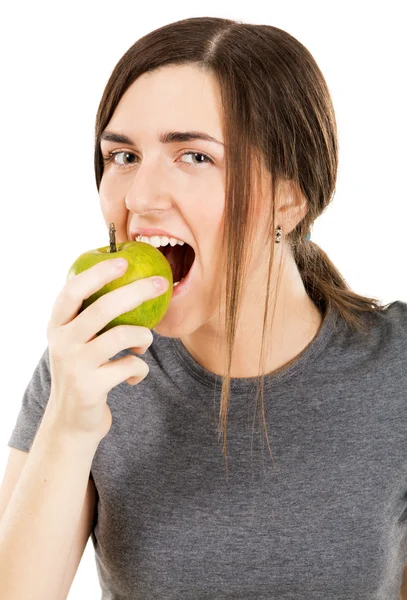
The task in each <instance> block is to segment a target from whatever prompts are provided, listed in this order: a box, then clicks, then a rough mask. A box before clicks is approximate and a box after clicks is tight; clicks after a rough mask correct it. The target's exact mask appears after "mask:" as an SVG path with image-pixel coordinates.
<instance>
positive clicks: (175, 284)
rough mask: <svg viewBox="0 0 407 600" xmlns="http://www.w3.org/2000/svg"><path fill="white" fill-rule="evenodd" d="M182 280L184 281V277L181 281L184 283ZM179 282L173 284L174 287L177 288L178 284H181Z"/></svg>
mask: <svg viewBox="0 0 407 600" xmlns="http://www.w3.org/2000/svg"><path fill="white" fill-rule="evenodd" d="M184 279H185V277H183V278H182V279H181V281H184ZM181 281H177V283H174V287H176V286H177V285H178V284H179V283H181Z"/></svg>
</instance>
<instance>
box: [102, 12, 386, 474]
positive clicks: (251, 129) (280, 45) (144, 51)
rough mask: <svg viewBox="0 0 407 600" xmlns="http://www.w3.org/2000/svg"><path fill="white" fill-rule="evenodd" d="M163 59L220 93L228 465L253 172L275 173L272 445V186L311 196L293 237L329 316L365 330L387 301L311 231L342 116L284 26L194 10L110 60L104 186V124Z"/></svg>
mask: <svg viewBox="0 0 407 600" xmlns="http://www.w3.org/2000/svg"><path fill="white" fill-rule="evenodd" d="M165 65H193V66H196V67H198V68H201V69H203V70H205V71H206V72H208V73H210V74H212V75H213V76H214V77H215V78H216V81H217V82H218V84H219V89H220V93H221V105H222V108H223V135H224V142H225V175H226V183H225V210H224V228H223V237H222V271H221V273H222V275H225V274H226V298H225V302H226V304H225V306H226V310H225V315H224V319H225V321H224V323H225V332H226V333H225V342H226V348H227V352H226V363H225V365H224V370H223V371H222V372H223V373H226V375H224V376H223V377H222V391H221V400H220V410H219V425H218V433H219V436H220V435H221V433H223V453H224V456H225V460H226V469H227V457H226V427H227V413H228V407H229V397H230V372H231V361H232V353H233V346H234V342H235V336H236V324H237V321H238V316H239V314H240V309H241V301H242V289H243V286H244V281H245V278H246V273H247V269H248V265H249V261H248V252H249V248H250V243H248V241H249V240H250V239H251V237H250V236H251V235H252V234H253V231H254V229H255V227H256V219H258V216H256V214H257V212H256V209H255V208H254V206H255V198H254V197H253V196H254V194H253V189H254V179H253V176H254V173H260V167H262V168H265V169H266V170H267V172H268V174H269V175H270V182H271V183H270V198H271V201H270V202H271V204H270V208H271V210H270V211H269V213H270V214H269V217H268V218H269V221H270V222H269V223H268V229H267V231H269V232H270V239H269V240H266V242H267V245H266V247H267V248H268V250H269V254H268V256H269V263H268V265H269V274H268V280H267V298H266V302H265V311H264V320H263V334H262V346H261V355H260V364H261V370H260V371H259V372H260V373H261V375H260V376H259V377H258V383H259V386H258V391H257V395H256V400H257V398H258V396H259V395H261V400H262V416H263V422H264V426H265V433H266V437H267V444H268V447H269V450H270V452H271V449H270V444H269V439H268V435H267V426H266V419H265V414H264V375H265V372H264V370H265V359H266V355H265V352H264V340H265V332H266V328H267V327H268V321H267V319H268V305H269V302H268V300H269V289H270V280H271V271H272V265H273V258H274V243H275V198H276V196H275V192H276V190H277V187H278V184H279V182H282V181H285V182H287V181H288V182H289V183H290V185H292V189H293V190H294V193H299V194H301V195H302V196H303V197H305V198H306V201H307V205H308V211H307V213H306V215H305V216H304V218H303V219H302V220H301V221H300V222H299V223H298V224H297V226H296V227H295V228H294V229H293V230H292V231H291V232H290V233H288V234H287V235H286V239H287V242H288V243H289V244H290V247H291V251H292V253H293V257H294V259H295V262H296V264H297V267H298V270H299V273H300V275H301V278H302V281H303V284H304V287H305V290H306V292H307V294H308V295H309V297H310V298H311V300H312V301H313V302H314V303H315V305H316V306H317V307H318V309H319V310H320V312H321V314H322V315H323V316H325V315H326V313H327V310H328V309H329V308H330V307H334V308H335V309H337V311H338V312H339V315H340V317H341V318H342V319H343V320H344V321H345V322H346V323H347V325H348V326H349V327H350V328H352V329H353V330H355V331H359V332H360V331H366V325H367V322H366V320H365V319H364V318H363V317H364V315H365V314H366V313H373V312H377V311H381V310H384V308H385V307H384V306H381V305H380V304H379V301H378V300H377V299H375V298H367V297H364V296H361V295H359V294H356V293H355V292H353V291H352V290H351V289H350V287H349V286H348V284H347V283H346V281H345V279H344V278H343V277H342V275H341V274H340V273H339V271H338V270H337V269H336V267H335V266H334V265H333V263H332V262H331V261H330V259H329V258H328V256H327V255H326V253H325V252H324V251H323V250H322V249H321V248H320V247H319V246H318V245H317V244H315V243H314V242H312V241H307V240H306V239H305V236H306V234H307V233H309V231H310V228H311V225H312V223H313V222H314V221H315V219H316V218H317V217H318V216H319V215H321V214H322V213H323V212H324V210H325V209H326V207H327V206H328V204H329V203H330V201H331V199H332V197H333V195H334V191H335V185H336V178H337V169H338V136H337V125H336V119H335V113H334V108H333V104H332V99H331V97H330V93H329V89H328V86H327V83H326V81H325V79H324V76H323V75H322V72H321V71H320V69H319V67H318V65H317V64H316V62H315V60H314V58H313V56H312V55H311V53H310V52H309V51H308V50H307V48H305V46H303V45H302V44H301V43H300V42H299V41H298V40H297V39H295V38H294V37H293V36H292V35H290V34H289V33H287V32H286V31H284V30H282V29H279V28H277V27H273V26H271V25H256V24H247V23H244V22H242V21H235V20H230V19H223V18H215V17H197V18H189V19H184V20H181V21H177V22H175V23H170V24H168V25H165V26H164V27H161V28H159V29H156V30H154V31H152V32H151V33H148V34H147V35H145V36H144V37H142V38H140V39H139V40H137V41H136V42H135V43H134V44H133V45H132V46H131V47H130V48H129V49H128V50H127V51H126V53H125V54H124V55H123V56H122V58H121V59H120V60H119V62H118V63H117V65H116V66H115V68H114V69H113V71H112V74H111V76H110V78H109V80H108V82H107V84H106V87H105V90H104V92H103V96H102V99H101V101H100V104H99V107H98V112H97V117H96V125H95V155H94V167H95V176H96V185H97V189H98V190H99V186H100V181H101V179H102V175H103V164H104V163H103V158H102V154H101V149H100V135H101V133H102V132H103V130H104V128H105V127H106V126H107V124H108V122H109V121H110V119H111V117H112V115H113V112H114V110H115V108H116V106H117V105H118V103H119V101H120V99H121V97H122V96H123V94H124V93H125V92H126V90H127V89H128V88H129V86H130V85H131V84H132V83H133V82H134V81H135V80H136V79H137V78H138V77H140V75H142V74H143V73H146V72H147V71H152V70H154V69H157V68H159V67H163V66H165ZM276 225H277V224H276ZM278 272H279V273H281V270H279V271H278ZM279 279H280V278H278V281H279ZM276 289H277V288H276ZM259 366H260V365H259Z"/></svg>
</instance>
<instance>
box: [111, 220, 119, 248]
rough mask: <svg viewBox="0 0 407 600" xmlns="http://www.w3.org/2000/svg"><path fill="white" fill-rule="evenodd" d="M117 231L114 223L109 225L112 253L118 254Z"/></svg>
mask: <svg viewBox="0 0 407 600" xmlns="http://www.w3.org/2000/svg"><path fill="white" fill-rule="evenodd" d="M115 231H116V229H115V227H114V223H113V222H112V223H110V225H109V240H110V252H117V248H116V236H115Z"/></svg>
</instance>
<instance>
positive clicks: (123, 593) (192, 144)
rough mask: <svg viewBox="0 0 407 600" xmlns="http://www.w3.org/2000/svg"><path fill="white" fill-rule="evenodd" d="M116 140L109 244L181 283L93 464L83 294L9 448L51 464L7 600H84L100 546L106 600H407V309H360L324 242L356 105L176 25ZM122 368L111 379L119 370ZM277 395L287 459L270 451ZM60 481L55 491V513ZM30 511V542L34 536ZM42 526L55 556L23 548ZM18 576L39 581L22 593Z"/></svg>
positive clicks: (302, 76) (117, 396) (13, 561)
mask: <svg viewBox="0 0 407 600" xmlns="http://www.w3.org/2000/svg"><path fill="white" fill-rule="evenodd" d="M95 133H96V136H95V137H96V140H95V141H96V144H95V173H96V184H97V187H98V190H99V196H100V203H101V209H102V213H103V217H104V219H105V222H106V225H107V226H108V225H109V223H111V222H114V223H115V226H116V230H117V241H118V242H120V241H125V240H127V239H141V240H142V241H147V242H148V243H152V244H153V245H155V246H157V247H160V250H161V251H162V252H164V253H165V254H166V256H167V258H168V260H169V261H170V263H171V266H172V268H173V274H174V282H177V281H180V282H181V283H179V284H178V285H177V287H176V288H174V290H175V291H174V294H173V296H172V299H171V303H170V305H169V308H168V311H167V313H166V314H165V316H164V318H163V319H162V321H161V322H160V323H159V324H158V325H157V326H156V327H155V328H154V330H153V332H152V340H146V338H144V339H143V340H142V339H141V332H137V335H138V336H139V337H138V338H137V342H134V339H135V338H132V341H131V342H130V339H129V338H128V337H126V335H129V336H130V333H129V334H127V333H125V332H124V330H122V331H123V338H122V348H123V349H122V350H121V351H120V352H118V353H116V355H115V359H116V360H121V361H127V362H126V363H125V364H126V365H132V368H133V369H134V371H133V375H134V377H131V376H130V372H126V375H125V376H123V374H122V378H121V380H120V381H118V382H117V383H116V384H115V385H112V386H111V388H110V390H109V395H108V401H109V407H108V408H107V404H106V398H103V399H102V400H103V410H104V412H103V415H102V413H101V412H99V413H98V416H100V427H99V429H98V433H99V436H98V437H97V439H96V438H94V437H92V436H91V429H92V427H93V424H94V423H95V421H93V420H92V422H91V421H90V420H89V421H86V419H85V418H84V417H83V419H82V420H81V425H80V428H79V426H77V428H76V429H75V435H70V436H69V443H68V442H67V441H66V440H67V439H68V436H66V430H65V429H63V427H66V423H67V421H68V420H69V421H70V422H71V421H73V420H74V419H76V416H75V415H76V414H77V413H76V412H75V411H74V410H73V409H72V411H71V412H70V413H68V409H67V407H68V406H74V401H77V396H78V395H79V392H78V390H79V383H78V381H79V379H80V378H79V377H78V376H77V373H78V372H79V369H80V368H82V367H81V366H80V365H81V364H82V363H83V362H85V361H84V357H85V354H84V353H83V352H84V351H83V348H84V347H85V346H87V347H88V349H89V347H91V345H92V344H93V348H94V349H96V345H95V342H96V341H97V340H96V339H95V337H93V338H90V336H88V339H86V340H82V342H85V341H86V342H87V343H86V344H84V343H83V345H82V346H81V347H79V346H78V347H77V348H78V353H77V355H76V357H75V358H76V360H75V368H74V361H73V356H74V353H73V350H71V352H70V354H69V357H68V353H67V352H66V351H65V352H66V354H64V353H63V343H62V333H61V331H62V330H61V329H60V330H59V333H58V336H59V337H58V343H56V341H55V340H56V339H57V334H56V332H57V324H59V325H61V324H62V325H64V326H65V327H66V323H67V324H68V326H69V325H72V323H74V322H76V323H78V322H79V321H78V319H79V318H80V317H81V316H83V315H85V313H86V312H87V311H89V310H90V308H92V307H89V308H88V309H87V310H86V311H84V312H83V313H82V315H79V316H76V315H77V312H76V313H75V314H70V315H69V318H68V309H67V308H66V307H68V294H67V293H66V292H64V294H63V295H62V296H63V301H62V299H60V301H59V303H57V306H58V309H57V308H54V312H53V319H52V325H53V326H52V327H50V328H49V340H50V348H47V349H46V350H45V352H44V354H43V356H42V358H41V360H40V362H39V364H38V366H37V368H36V371H35V373H34V375H33V378H32V380H31V382H30V383H29V385H28V388H27V390H26V393H25V395H24V398H23V404H22V408H21V412H20V415H19V419H18V422H17V424H16V427H15V429H14V431H13V433H12V436H11V438H10V441H9V446H10V447H11V448H14V449H18V450H20V451H23V452H28V451H30V450H31V451H30V459H31V461H30V462H28V463H27V465H26V468H24V480H23V482H22V483H19V487H17V490H16V493H15V494H14V495H13V498H12V501H10V503H9V505H8V512H7V513H5V516H6V517H7V518H5V519H3V520H2V523H1V525H2V527H0V533H3V542H2V543H1V544H0V575H1V574H3V576H4V578H6V579H7V578H8V581H7V584H6V585H8V587H5V588H4V590H5V591H6V592H7V593H8V594H9V595H10V597H11V594H12V593H15V596H13V597H17V592H18V594H19V595H18V597H19V598H21V599H23V598H25V597H27V598H28V597H32V596H29V593H32V594H33V589H35V590H36V591H38V593H37V596H38V597H40V596H41V597H57V596H52V592H55V593H57V592H56V591H57V590H58V593H59V594H60V597H61V598H65V597H66V594H67V593H68V590H69V587H70V585H71V582H72V579H73V577H74V575H75V572H76V569H77V566H78V564H79V561H80V558H81V555H82V552H83V549H84V547H85V545H86V541H87V539H88V536H89V534H90V533H91V534H92V541H93V543H94V547H95V551H96V561H97V568H98V574H99V578H100V583H101V587H102V590H103V598H106V599H107V598H112V599H113V598H114V599H119V598H120V599H130V598H131V599H134V598H143V599H147V598H148V599H152V598H160V599H163V598H177V599H179V598H188V599H191V598H194V599H195V598H213V599H215V598H216V599H217V600H218V599H220V598H242V599H243V598H244V599H249V598H250V599H252V598H264V599H266V598H267V600H270V599H272V598H273V599H278V600H284V599H288V598H290V599H291V598H310V599H311V598H312V599H313V600H317V599H324V600H325V599H326V598H328V597H332V598H338V599H339V598H340V599H341V600H345V599H351V598H352V599H354V598H358V600H363V599H366V600H367V599H369V600H371V599H372V598H376V599H379V598H380V599H384V598H386V600H390V599H394V600H396V599H398V598H399V597H400V593H401V583H402V573H403V566H404V564H405V563H406V559H407V557H406V549H405V532H406V526H405V515H406V514H407V493H406V492H407V490H406V484H407V479H406V474H407V473H406V457H407V442H406V435H405V431H406V426H405V425H406V423H405V401H406V390H407V376H406V374H405V371H406V370H405V368H404V367H405V362H406V353H407V334H406V324H407V304H406V303H403V302H400V301H395V302H393V303H391V304H390V305H387V306H380V304H379V302H378V301H377V300H375V299H372V298H365V297H363V296H360V295H358V294H356V293H355V292H353V291H351V290H350V289H349V287H348V285H347V284H346V282H345V281H344V279H343V278H342V277H341V275H340V274H339V272H338V271H337V269H336V268H335V267H334V265H333V264H332V263H331V261H330V260H329V259H328V257H327V256H326V254H325V253H324V252H323V251H322V250H321V249H320V248H319V247H318V246H317V245H316V244H314V243H313V242H311V241H310V240H309V232H310V228H311V225H312V224H313V222H314V221H315V219H316V218H317V217H318V216H319V215H320V214H322V212H323V211H324V210H325V209H326V207H327V206H328V204H329V202H330V201H331V198H332V196H333V193H334V190H335V183H336V175H337V165H338V141H337V130H336V122H335V116H334V110H333V106H332V101H331V98H330V95H329V91H328V87H327V85H326V82H325V80H324V78H323V75H322V73H321V72H320V70H319V68H318V66H317V65H316V63H315V60H314V59H313V57H312V55H311V54H310V53H309V51H308V50H307V49H306V48H305V47H304V46H303V45H302V44H300V43H299V42H298V41H297V40H296V39H295V38H293V37H292V36H291V35H289V34H288V33H287V32H285V31H282V30H281V29H278V28H275V27H271V26H266V25H252V24H244V23H242V22H239V21H232V20H228V19H218V18H210V17H205V18H192V19H186V20H183V21H179V22H176V23H171V24H169V25H167V26H165V27H162V28H160V29H158V30H156V31H153V32H152V33H150V34H148V35H146V36H144V37H143V38H142V39H140V40H138V41H137V42H136V43H135V44H134V45H133V46H132V47H131V48H130V49H129V50H128V51H127V52H126V53H125V55H124V56H123V57H122V58H121V59H120V61H119V62H118V64H117V65H116V67H115V69H114V70H113V73H112V75H111V77H110V79H109V81H108V83H107V85H106V89H105V91H104V93H103V97H102V100H101V103H100V106H99V110H98V114H97V119H96V131H95ZM344 235H346V232H344ZM139 236H141V237H139ZM192 260H193V262H192ZM191 263H192V266H191ZM189 267H191V269H190V270H189V272H188V269H189ZM89 271H90V270H89ZM187 272H188V276H187ZM95 273H96V271H95ZM82 275H84V274H81V276H78V277H75V278H74V279H75V280H77V281H76V282H75V285H76V286H77V288H75V289H76V290H77V292H76V293H77V297H76V300H78V299H79V282H81V283H80V284H81V285H83V286H84V285H85V284H84V282H85V278H84V277H82ZM92 276H93V275H92ZM100 276H101V275H100ZM87 277H88V279H86V281H87V282H89V288H90V274H89V273H88V274H87ZM184 277H185V280H184V281H182V279H183V278H184ZM79 278H80V279H79ZM97 281H98V284H99V287H100V286H101V285H100V284H101V281H100V280H97ZM92 285H93V286H94V288H96V275H95V282H94V283H93V284H92ZM73 289H74V288H73V285H72V287H71V288H70V290H71V292H72V290H73ZM134 289H136V288H134ZM137 289H140V290H141V287H140V288H137ZM83 290H84V288H81V294H82V296H81V298H82V297H85V296H83V293H84V292H83ZM88 292H89V290H88ZM144 293H145V296H143V297H142V294H141V291H140V298H139V300H140V299H141V300H144V301H145V300H146V299H147V297H148V294H147V291H146V290H145V291H144ZM70 296H71V297H72V296H74V294H73V292H72V293H71V294H70ZM107 296H109V295H106V297H107ZM117 298H119V296H118V295H117ZM77 304H78V302H77ZM78 305H79V304H78ZM62 306H64V307H65V308H66V311H65V313H64V320H62V313H63V311H62ZM72 306H73V305H72ZM72 306H71V308H72ZM104 306H107V302H106V304H105V305H104ZM112 306H113V301H112V298H110V304H109V307H112ZM121 308H123V307H121ZM111 310H113V309H111ZM116 310H117V311H119V307H118V306H117V305H116ZM57 313H58V317H59V320H57V317H56V315H57ZM71 313H73V311H72V310H71ZM91 314H92V318H93V319H95V314H96V313H95V312H93V313H90V312H88V316H87V319H88V320H87V321H85V320H82V321H80V323H81V326H82V331H84V329H83V326H84V324H85V323H86V324H88V323H89V320H90V318H91ZM117 314H120V313H119V312H117ZM72 319H73V321H72V323H70V321H71V320H72ZM131 329H132V331H133V334H132V335H136V333H135V330H136V329H137V328H131ZM140 329H142V328H140ZM64 331H71V332H72V331H73V329H72V327H71V329H67V328H65V329H64ZM75 331H76V333H77V335H78V336H79V331H80V328H79V325H78V326H77V327H76V330H75ZM89 331H90V330H89ZM89 331H88V333H89ZM112 331H113V330H112ZM108 333H109V332H108ZM51 334H52V335H51ZM64 335H65V337H64V342H67V341H68V342H69V339H70V338H68V337H66V336H67V334H64ZM103 335H107V334H103ZM113 335H116V338H115V340H117V335H118V332H117V331H116V332H115V333H114V334H111V336H113ZM101 338H103V336H100V337H99V338H98V343H101V342H100V339H101ZM104 339H105V343H107V342H106V340H107V339H109V338H104ZM110 339H113V337H111V338H110ZM138 342H139V343H138ZM151 342H152V343H151ZM78 343H79V342H78ZM72 348H74V346H73V345H72ZM130 348H131V349H133V350H134V351H135V353H141V354H144V356H143V360H142V359H140V358H139V357H134V356H133V355H132V354H131V353H129V352H128V351H129V349H130ZM57 349H58V351H57ZM110 349H111V350H112V346H110ZM142 350H144V353H143V352H142ZM78 356H79V358H78ZM89 356H90V354H87V355H86V357H89ZM110 356H113V352H111V355H110ZM68 358H69V359H70V361H71V363H70V364H71V370H70V371H69V370H68V368H67V367H66V363H67V362H68ZM62 359H63V360H62ZM80 359H82V360H80ZM109 360H110V359H109ZM106 362H107V361H105V365H104V367H103V366H102V367H101V368H100V369H99V370H98V372H97V373H98V374H99V376H100V377H102V373H106V372H107V371H106V367H109V368H110V367H112V368H118V366H117V365H118V364H119V363H115V365H113V364H112V363H111V362H110V364H106ZM123 364H124V363H123ZM141 364H144V365H146V368H147V370H148V372H149V376H148V377H145V375H146V373H145V370H146V369H144V373H141V366H140V365H141ZM136 367H137V368H136ZM88 368H89V367H88ZM75 369H76V371H75ZM83 369H84V368H82V371H81V373H82V376H81V381H82V387H81V396H83V397H85V396H86V395H87V394H88V395H89V396H92V398H93V394H94V395H95V397H96V394H95V392H94V391H93V387H92V385H90V383H89V381H93V382H94V385H96V377H95V373H96V371H94V373H93V377H94V378H93V380H92V379H91V378H90V376H89V377H88V378H87V377H85V375H84V373H85V371H84V370H83ZM102 369H104V370H102ZM68 371H69V373H68ZM73 380H75V384H74V383H73ZM85 380H86V381H87V382H88V383H87V387H85ZM56 382H57V383H56ZM126 382H128V383H135V384H137V385H135V387H134V388H133V387H132V388H129V387H128V386H127V385H125V383H126ZM62 383H64V385H62ZM218 384H220V385H218ZM257 384H259V385H257ZM69 386H70V387H69ZM220 386H221V389H219V388H220ZM67 388H69V393H68V392H67V391H66V390H67ZM63 389H64V390H65V391H64V392H62V390H63ZM259 396H261V413H262V422H263V426H264V431H265V434H266V440H267V445H268V454H269V455H270V456H269V457H268V456H267V452H265V451H264V446H263V445H261V444H259V442H260V441H263V438H262V437H261V435H258V436H256V437H255V436H254V435H253V434H254V425H255V417H256V412H257V408H258V404H257V400H258V397H259ZM49 398H50V399H49ZM92 402H93V400H92ZM50 406H51V409H50ZM95 406H96V400H95V401H94V402H93V404H92V410H93V413H92V419H93V418H94V416H95V414H96V412H95ZM218 407H220V413H219V423H217V419H216V415H217V411H218ZM97 408H98V410H100V409H101V408H102V402H101V399H100V398H98V403H97ZM109 409H110V410H109ZM78 410H79V408H77V411H78ZM81 410H82V413H81V415H82V416H83V415H85V409H84V402H83V404H82V405H81ZM89 410H90V403H89ZM44 413H45V417H44V419H42V417H43V415H44ZM68 414H69V415H70V419H68V418H67V415H68ZM86 414H88V413H86ZM90 414H91V413H90V412H89V415H90ZM56 415H58V418H56ZM52 417H53V418H52ZM62 417H64V418H62ZM41 419H42V423H41V427H40V429H39V433H38V434H37V428H38V425H39V423H40V421H41ZM90 422H91V423H92V424H90ZM44 423H45V424H46V425H44ZM62 423H64V426H63V425H62ZM56 424H57V425H58V427H57V426H56ZM102 425H103V427H104V429H103V432H102ZM87 426H88V427H89V430H88V431H87V432H86V433H87V437H86V440H90V441H89V442H88V443H85V442H84V440H85V435H82V434H81V435H79V433H78V432H79V430H80V429H81V431H82V433H83V431H84V430H85V429H86V427H87ZM217 426H218V432H219V433H220V434H221V433H223V449H222V452H220V451H219V450H220V448H219V447H218V441H217V440H216V428H217ZM267 427H269V428H270V429H271V436H269V435H268V432H267ZM71 431H74V428H73V426H72V430H71ZM227 431H228V432H229V437H228V439H227V437H226V433H227ZM257 433H259V434H261V433H262V431H261V430H260V429H259V430H257ZM61 438H62V441H61ZM79 439H80V441H79ZM95 439H96V441H95ZM33 440H34V443H33ZM32 444H33V445H32ZM31 445H32V447H31ZM51 449H53V451H54V454H53V456H54V459H52V460H53V462H52V463H51V458H50V454H51ZM55 457H56V458H55ZM270 457H271V458H272V460H271V461H270V460H269V458H270ZM223 459H224V460H223ZM47 461H48V462H47ZM44 465H45V466H44ZM225 467H226V477H225ZM47 468H48V470H47ZM48 473H51V474H52V477H53V479H52V481H53V482H54V492H52V491H51V490H48V491H47V490H46V489H45V486H43V487H41V488H40V490H41V494H40V495H38V494H37V495H35V489H37V488H35V481H36V480H40V479H41V480H43V479H46V474H48ZM88 477H90V478H89V481H88ZM67 482H68V483H67ZM68 484H69V486H68ZM86 486H88V487H87V488H86ZM92 490H93V491H92ZM85 492H86V496H85ZM92 494H93V496H92ZM67 495H69V502H68V501H67V500H66V496H67ZM84 497H85V502H84ZM39 498H40V499H39ZM89 498H91V499H89ZM92 498H93V499H92ZM35 499H37V502H36V503H35V501H34V500H35ZM88 499H89V500H88ZM17 502H19V506H20V513H19V514H20V515H21V514H22V515H23V517H24V518H25V519H26V526H25V528H24V529H23V528H21V527H20V528H19V526H18V523H17V519H16V518H14V519H13V516H12V514H13V508H15V506H17ZM44 502H45V503H47V506H48V509H49V510H48V513H47V512H46V511H45V509H44ZM82 505H84V506H85V508H86V510H85V509H84V508H83V506H82ZM21 506H22V507H23V508H21ZM51 509H54V513H55V515H54V521H52V518H51V516H49V512H52V511H51ZM81 509H82V512H81ZM86 511H87V512H86ZM30 514H31V515H32V514H34V515H35V517H36V527H34V526H33V525H32V528H31V529H29V533H31V536H30V538H29V539H30V540H31V541H30V545H31V548H35V550H36V552H35V553H32V552H31V553H30V552H29V551H28V550H27V549H26V550H25V551H23V552H22V551H21V544H19V542H22V540H23V539H24V536H27V523H30V521H29V515H30ZM78 523H79V525H78ZM73 530H74V531H73ZM75 531H76V532H77V533H76V534H75ZM6 532H7V533H6ZM44 532H45V533H44ZM41 536H42V537H41ZM75 536H76V537H75ZM50 539H52V540H54V545H52V543H51V542H50ZM46 540H47V542H48V543H46ZM57 540H58V543H59V546H60V548H61V551H60V553H59V556H56V555H55V549H56V546H55V544H56V541H57ZM13 548H14V553H13V551H12V549H13ZM17 548H19V552H18V553H17V551H16V549H17ZM71 548H72V552H71V551H70V550H71ZM53 551H54V552H53ZM34 554H35V555H36V556H34ZM38 557H39V558H38ZM45 565H46V566H47V571H45ZM12 566H13V567H14V570H15V571H14V572H15V573H17V572H18V571H19V569H18V567H21V568H25V569H27V568H28V570H29V572H30V573H32V574H34V573H35V574H36V576H34V575H32V577H31V580H30V582H29V585H28V584H27V583H21V582H20V581H19V579H18V577H17V576H16V575H15V576H14V577H13V576H10V575H8V573H9V571H10V569H11V567H12ZM27 566H28V567H27ZM50 567H51V568H50ZM41 568H42V569H43V573H44V577H43V578H41V577H40V575H41V573H42V571H41ZM0 579H1V578H0ZM44 579H45V583H44V581H43V580H44ZM3 585H4V584H3ZM24 586H25V587H24ZM0 590H1V584H0ZM26 590H29V591H27V592H26ZM25 592H26V594H27V595H24V593H25ZM40 592H41V593H40ZM4 595H6V594H4ZM34 595H36V594H34ZM7 597H8V596H7Z"/></svg>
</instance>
